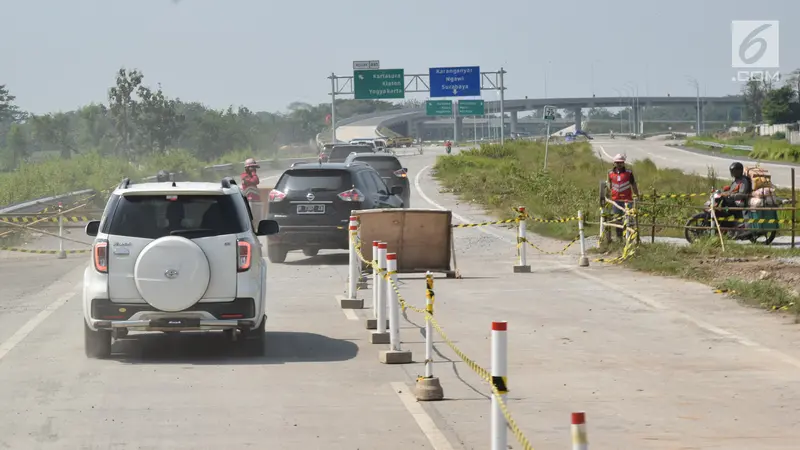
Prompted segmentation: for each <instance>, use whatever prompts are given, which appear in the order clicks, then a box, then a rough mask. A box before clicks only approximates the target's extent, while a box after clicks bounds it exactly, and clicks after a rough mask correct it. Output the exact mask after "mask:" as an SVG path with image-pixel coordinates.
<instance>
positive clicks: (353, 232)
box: [339, 216, 364, 309]
mask: <svg viewBox="0 0 800 450" xmlns="http://www.w3.org/2000/svg"><path fill="white" fill-rule="evenodd" d="M347 228H348V229H347V235H348V236H347V237H348V240H349V243H348V246H347V247H348V249H349V250H350V261H349V265H348V275H347V295H346V296H345V297H339V305H340V306H341V307H342V308H343V309H362V308H363V307H364V299H359V298H358V287H357V284H356V283H357V282H358V275H359V266H360V264H359V260H358V254H357V253H356V242H355V238H356V237H357V236H358V216H350V225H348V227H347Z"/></svg>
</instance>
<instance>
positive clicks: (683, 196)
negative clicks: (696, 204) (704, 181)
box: [638, 192, 711, 199]
mask: <svg viewBox="0 0 800 450" xmlns="http://www.w3.org/2000/svg"><path fill="white" fill-rule="evenodd" d="M708 195H711V193H710V192H699V193H696V194H663V195H656V196H652V195H647V194H646V195H640V196H639V197H638V198H641V199H666V198H692V197H705V196H708Z"/></svg>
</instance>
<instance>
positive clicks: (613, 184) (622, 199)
mask: <svg viewBox="0 0 800 450" xmlns="http://www.w3.org/2000/svg"><path fill="white" fill-rule="evenodd" d="M607 182H608V185H609V187H610V188H611V200H612V201H613V202H614V204H613V205H612V207H611V214H613V215H614V216H616V217H614V220H615V221H616V220H617V219H618V218H620V217H621V216H623V215H624V214H625V211H624V210H623V209H622V208H623V207H624V208H626V209H630V208H631V207H633V197H634V196H637V197H638V196H639V187H638V186H637V185H636V178H634V176H633V171H631V169H629V168H627V167H625V155H623V154H619V153H618V154H617V155H616V156H614V168H613V169H611V170H609V171H608V180H607ZM617 205H619V206H617ZM621 222H622V221H621V220H620V223H621ZM615 228H616V227H615ZM617 237H618V238H619V239H620V240H622V228H617Z"/></svg>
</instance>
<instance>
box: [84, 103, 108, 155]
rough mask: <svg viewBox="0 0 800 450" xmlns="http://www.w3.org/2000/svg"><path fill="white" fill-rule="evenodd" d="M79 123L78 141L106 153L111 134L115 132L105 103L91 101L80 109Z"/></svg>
mask: <svg viewBox="0 0 800 450" xmlns="http://www.w3.org/2000/svg"><path fill="white" fill-rule="evenodd" d="M78 118H79V125H78V130H77V136H78V137H77V142H78V145H79V146H81V147H90V148H94V149H98V150H100V151H101V152H102V153H105V152H106V150H108V149H107V148H105V147H106V143H107V139H108V138H109V135H111V134H113V128H114V126H113V124H112V123H111V120H110V118H109V115H108V109H107V108H106V107H105V105H103V104H94V103H91V104H89V105H87V106H84V107H83V108H81V109H79V110H78Z"/></svg>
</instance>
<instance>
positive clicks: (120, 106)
mask: <svg viewBox="0 0 800 450" xmlns="http://www.w3.org/2000/svg"><path fill="white" fill-rule="evenodd" d="M143 78H144V75H142V73H141V72H139V71H138V70H135V69H134V70H131V71H130V72H128V71H127V70H126V69H125V68H124V67H123V68H121V69H119V71H118V72H117V80H116V85H115V86H113V87H111V88H110V89H109V90H108V102H109V109H110V111H111V116H112V117H113V119H114V127H115V128H116V130H117V134H118V136H119V142H118V146H117V148H118V149H119V148H120V147H121V148H122V152H120V153H123V154H124V155H126V156H128V157H130V156H132V152H133V148H132V146H131V144H132V141H133V137H134V135H135V132H136V129H135V123H136V117H137V116H138V113H139V104H138V103H137V102H136V100H135V99H134V98H133V94H134V93H135V92H136V89H137V88H138V87H139V86H140V85H141V84H142V79H143Z"/></svg>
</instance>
